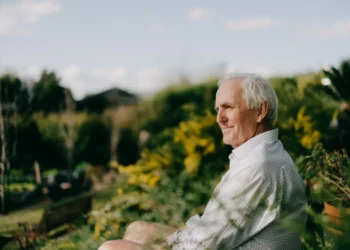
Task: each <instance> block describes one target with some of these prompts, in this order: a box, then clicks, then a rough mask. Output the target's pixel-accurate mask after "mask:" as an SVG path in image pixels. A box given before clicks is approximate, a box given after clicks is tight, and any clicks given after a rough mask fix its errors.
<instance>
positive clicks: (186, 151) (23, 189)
mask: <svg viewBox="0 0 350 250" xmlns="http://www.w3.org/2000/svg"><path fill="white" fill-rule="evenodd" d="M0 82H1V103H2V108H1V110H2V116H1V120H0V123H1V124H2V125H1V124H0V126H1V127H0V130H1V131H3V132H2V133H1V145H0V146H1V148H2V152H3V153H2V155H1V178H2V179H1V181H2V183H1V184H2V187H1V188H2V189H1V192H2V194H3V196H2V197H5V194H6V197H11V199H12V200H16V201H17V203H16V202H12V203H9V200H11V199H10V198H7V199H4V198H2V204H1V205H2V207H4V205H6V204H12V207H11V206H9V207H8V211H4V213H3V214H1V215H0V225H1V226H0V235H9V234H12V233H14V232H16V231H18V230H20V228H19V227H18V226H17V224H18V222H30V223H36V222H38V221H39V220H40V217H41V215H42V212H43V210H44V207H45V206H47V205H48V204H52V203H54V202H59V201H60V200H62V199H65V198H66V197H68V196H70V197H76V196H77V195H78V194H81V193H84V192H93V193H94V203H93V206H92V209H91V211H90V212H89V213H88V214H87V215H86V216H85V217H86V218H85V220H84V222H82V220H79V221H77V222H75V228H74V230H72V231H70V232H69V233H65V234H64V235H61V236H60V237H52V238H51V237H45V238H40V239H39V238H38V239H35V240H33V241H32V242H30V244H28V249H30V248H31V249H42V250H49V249H62V250H63V249H70V250H75V249H91V250H92V249H97V248H98V246H99V245H100V244H101V243H103V242H104V241H106V240H110V239H117V238H121V237H122V236H123V233H124V231H125V228H126V226H127V225H128V224H129V223H131V222H133V221H135V220H145V221H152V222H158V223H163V224H167V225H170V226H174V227H181V226H183V225H184V223H185V221H186V220H187V219H188V218H189V217H190V216H192V215H194V214H200V213H202V212H203V210H204V208H205V205H206V203H207V202H208V200H209V199H210V197H211V195H212V192H213V189H214V187H215V186H216V184H217V183H218V182H219V181H220V178H221V176H222V175H223V173H224V172H225V171H226V170H227V169H228V155H229V153H230V151H231V150H232V149H231V148H230V147H228V146H225V145H224V144H223V143H222V135H221V131H220V130H219V128H218V126H217V124H216V114H215V110H214V108H213V106H214V101H215V94H216V90H217V79H208V80H207V81H205V82H203V83H200V84H192V83H189V82H187V81H185V82H180V83H178V84H174V85H173V86H171V87H168V88H165V89H163V90H161V91H160V92H158V93H156V94H155V95H154V96H152V97H151V98H148V99H140V100H139V101H138V102H137V103H136V104H133V105H130V104H128V105H119V106H117V107H114V106H113V107H107V108H105V109H103V110H102V111H99V112H96V111H95V112H91V111H89V110H84V109H78V106H76V105H74V100H72V97H71V95H69V94H67V93H69V91H67V89H64V88H63V87H61V86H60V81H59V78H58V77H57V76H56V75H55V73H54V72H47V71H43V73H42V75H41V78H40V80H39V81H38V82H36V83H35V84H34V87H33V89H31V90H29V89H28V88H26V85H25V84H24V82H22V80H21V79H19V78H18V77H17V76H15V75H10V74H7V75H3V76H0ZM270 82H271V84H272V86H273V88H274V89H275V91H276V93H277V96H278V98H279V110H278V117H277V120H276V122H275V124H274V125H275V127H276V128H278V129H279V137H280V140H281V141H282V143H283V145H284V147H285V149H286V150H287V151H288V152H289V153H290V155H291V156H292V158H293V160H294V161H295V162H296V165H297V168H298V171H299V173H300V175H301V176H302V178H303V179H304V184H305V188H306V192H307V197H308V209H307V212H308V221H307V226H306V229H300V228H299V229H298V228H294V227H293V221H289V222H288V223H287V225H286V226H287V227H291V229H293V230H298V233H299V235H300V238H301V240H302V243H303V249H349V247H350V223H349V222H350V188H349V183H350V158H349V155H348V154H349V153H350V60H344V61H342V62H340V64H339V65H336V66H334V67H331V68H329V69H320V71H319V72H309V73H305V74H297V75H294V76H288V77H284V76H276V77H271V78H270ZM5 90H6V91H5ZM29 91H32V94H31V95H29V94H28V93H29ZM28 96H31V98H28ZM96 105H99V104H98V103H97V104H96ZM146 114H147V115H146ZM64 173H68V174H66V175H65V174H64ZM73 173H75V174H73ZM59 174H60V175H59ZM50 176H51V177H50ZM52 176H53V177H52ZM57 176H61V179H60V180H58V179H59V178H58V177H57ZM74 176H75V177H74ZM52 178H54V179H55V178H56V179H55V181H54V183H58V184H62V183H69V185H70V186H69V185H68V186H69V188H68V189H69V190H70V191H71V192H68V191H67V192H62V193H55V194H56V195H54V196H53V194H54V192H55V191H53V189H50V183H51V184H52V183H53V182H52V180H51V181H50V179H52ZM52 185H53V184H52ZM52 185H51V187H52ZM61 186H62V185H61ZM38 187H40V189H38V190H39V191H38V193H34V191H33V190H36V189H37V188H38ZM73 187H76V189H74V188H73ZM16 194H17V196H16ZM24 194H27V196H28V195H29V194H31V195H32V196H30V198H29V199H27V200H23V199H24V198H23V197H24V196H23V195H24ZM16 197H17V198H16ZM20 199H22V200H21V203H19V200H20ZM5 202H7V203H5ZM26 202H27V203H26ZM14 204H17V205H16V206H15V205H14ZM5 225H6V226H5ZM16 247H17V248H16ZM3 249H18V246H17V245H16V243H15V242H10V243H8V244H7V245H6V246H4V248H3Z"/></svg>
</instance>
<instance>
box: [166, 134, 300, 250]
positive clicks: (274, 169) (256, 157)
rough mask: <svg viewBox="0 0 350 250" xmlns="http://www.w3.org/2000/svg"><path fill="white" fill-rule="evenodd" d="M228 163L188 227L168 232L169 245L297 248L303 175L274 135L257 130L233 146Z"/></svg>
mask: <svg viewBox="0 0 350 250" xmlns="http://www.w3.org/2000/svg"><path fill="white" fill-rule="evenodd" d="M229 159H230V168H229V170H228V171H227V172H226V173H225V174H224V175H223V177H222V179H221V181H220V183H219V184H218V185H217V187H216V188H215V190H214V193H213V195H212V197H211V199H210V201H209V203H208V204H207V206H206V208H205V211H204V213H203V215H202V216H199V215H195V216H193V217H191V218H190V219H189V220H188V221H187V222H186V224H187V226H188V228H187V229H185V230H181V231H177V232H176V233H174V234H172V235H171V236H169V237H168V242H167V243H168V245H171V246H172V249H176V250H177V249H186V250H192V249H193V250H200V249H213V250H214V249H276V250H277V249H278V250H280V249H283V250H288V249H291V250H292V249H293V250H294V249H301V243H300V240H299V238H298V234H297V233H296V232H295V231H294V230H292V229H291V228H290V227H288V226H287V227H286V226H284V223H285V222H286V224H288V225H290V226H292V227H293V228H299V229H300V228H304V227H305V223H306V218H307V216H306V212H305V210H306V206H307V200H306V196H305V191H304V184H303V180H302V178H301V177H300V175H299V174H298V172H297V169H296V166H295V164H294V162H293V160H292V159H291V157H290V156H289V154H288V153H287V152H286V151H285V149H284V148H283V145H282V143H281V142H280V141H279V140H278V130H277V129H275V130H270V131H267V132H264V133H261V134H259V135H257V136H255V137H253V138H252V139H250V140H248V141H247V142H245V143H244V144H242V145H241V146H239V147H237V148H236V149H234V150H233V151H232V153H231V154H230V156H229Z"/></svg>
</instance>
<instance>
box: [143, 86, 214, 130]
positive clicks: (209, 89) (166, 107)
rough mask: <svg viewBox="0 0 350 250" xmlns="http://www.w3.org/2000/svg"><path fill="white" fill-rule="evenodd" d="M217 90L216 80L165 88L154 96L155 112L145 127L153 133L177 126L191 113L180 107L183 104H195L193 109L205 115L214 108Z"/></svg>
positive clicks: (145, 123) (152, 105)
mask: <svg viewBox="0 0 350 250" xmlns="http://www.w3.org/2000/svg"><path fill="white" fill-rule="evenodd" d="M216 90H217V83H216V82H214V81H211V82H206V83H203V84H200V85H185V86H183V87H181V88H170V89H166V90H163V91H162V92H160V93H158V94H157V95H156V96H155V97H154V98H153V100H152V104H151V107H152V109H153V112H152V113H151V117H149V119H147V120H146V121H145V122H144V127H143V128H144V129H146V130H147V131H149V132H151V133H152V134H153V133H157V132H159V131H162V130H164V129H166V128H169V127H175V126H177V125H178V124H179V123H180V122H181V121H184V120H187V119H188V118H189V115H190V114H189V113H188V112H184V110H182V109H180V108H181V107H182V106H183V105H190V104H193V105H194V106H193V107H194V110H193V111H194V113H195V114H198V115H204V114H205V112H206V110H214V101H215V94H216ZM170 114H171V115H170Z"/></svg>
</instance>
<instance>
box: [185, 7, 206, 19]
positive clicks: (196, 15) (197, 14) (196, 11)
mask: <svg viewBox="0 0 350 250" xmlns="http://www.w3.org/2000/svg"><path fill="white" fill-rule="evenodd" d="M210 15H211V11H209V10H206V9H203V8H193V9H191V10H189V12H188V15H187V16H188V18H189V19H193V20H203V19H207V18H209V16H210Z"/></svg>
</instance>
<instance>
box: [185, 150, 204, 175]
mask: <svg viewBox="0 0 350 250" xmlns="http://www.w3.org/2000/svg"><path fill="white" fill-rule="evenodd" d="M200 160H201V157H200V155H199V154H191V155H188V156H187V157H186V158H185V160H184V164H185V168H186V171H187V172H188V173H190V174H193V173H195V172H196V171H197V170H198V167H199V163H200Z"/></svg>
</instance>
